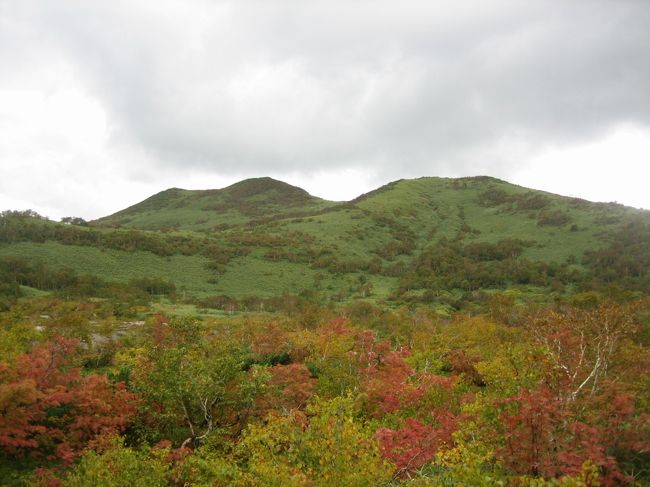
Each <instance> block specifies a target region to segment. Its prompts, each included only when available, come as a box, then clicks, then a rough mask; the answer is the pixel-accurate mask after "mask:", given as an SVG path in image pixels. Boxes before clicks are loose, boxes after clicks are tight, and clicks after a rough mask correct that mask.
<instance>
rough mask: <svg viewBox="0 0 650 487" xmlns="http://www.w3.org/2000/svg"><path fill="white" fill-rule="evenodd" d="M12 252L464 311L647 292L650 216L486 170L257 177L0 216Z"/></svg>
mask: <svg viewBox="0 0 650 487" xmlns="http://www.w3.org/2000/svg"><path fill="white" fill-rule="evenodd" d="M9 257H23V258H26V259H30V260H32V261H37V262H40V263H42V264H43V265H45V266H49V267H52V268H69V269H71V270H72V271H74V272H77V273H80V274H88V275H93V276H99V277H100V278H101V279H105V280H108V281H111V282H128V281H130V280H133V279H139V278H144V277H147V278H149V277H155V278H160V279H165V280H167V281H169V282H173V283H174V284H175V286H176V289H177V291H178V292H179V293H180V292H181V291H182V294H183V295H188V296H195V297H197V299H199V298H200V299H204V298H207V297H210V296H227V297H229V298H237V299H240V300H241V299H250V300H253V301H254V298H256V297H267V298H269V297H273V296H281V295H283V294H287V293H289V294H298V293H303V294H304V295H306V296H315V298H314V299H318V300H320V301H323V302H332V303H337V302H351V301H354V300H358V299H361V300H370V301H385V302H388V303H395V304H396V305H398V304H404V303H425V304H427V303H428V304H431V305H433V306H441V307H443V308H444V307H448V306H453V307H460V306H464V305H465V304H464V303H466V302H467V300H470V301H471V300H472V299H474V300H475V299H482V298H480V296H479V294H480V293H485V292H488V293H491V292H495V291H504V290H511V291H513V290H514V291H516V293H519V294H518V295H525V296H528V297H531V296H532V297H534V296H538V297H539V298H540V299H551V297H552V296H555V297H558V296H567V295H570V294H575V293H577V292H583V291H592V290H597V291H599V292H600V291H603V290H605V289H607V288H608V287H611V286H612V285H615V286H619V287H620V288H622V289H626V290H628V291H630V292H637V293H647V292H648V291H649V290H650V275H649V273H648V269H649V268H650V212H647V211H643V210H637V209H634V208H629V207H625V206H622V205H618V204H614V203H607V204H604V203H592V202H588V201H585V200H581V199H577V198H569V197H564V196H559V195H554V194H550V193H546V192H542V191H536V190H531V189H528V188H524V187H521V186H516V185H513V184H510V183H507V182H505V181H501V180H498V179H495V178H491V177H483V176H481V177H472V178H459V179H452V178H435V177H425V178H419V179H412V180H399V181H395V182H393V183H390V184H387V185H385V186H383V187H381V188H378V189H377V190H374V191H371V192H369V193H367V194H365V195H361V196H359V197H358V198H356V199H354V200H352V201H348V202H333V201H326V200H323V199H320V198H316V197H314V196H311V195H310V194H309V193H307V192H306V191H304V190H302V189H300V188H297V187H295V186H291V185H289V184H286V183H284V182H281V181H277V180H274V179H271V178H257V179H247V180H245V181H241V182H239V183H236V184H233V185H232V186H229V187H227V188H223V189H217V190H204V191H190V190H183V189H178V188H172V189H168V190H166V191H163V192H161V193H158V194H156V195H154V196H152V197H150V198H148V199H146V200H144V201H142V202H141V203H138V204H136V205H134V206H131V207H129V208H126V209H125V210H122V211H120V212H118V213H115V214H113V215H110V216H107V217H104V218H100V219H99V220H96V221H94V222H91V223H90V227H80V226H75V225H63V224H58V223H53V222H45V221H43V220H39V219H37V218H33V217H27V216H23V217H21V218H18V217H15V216H14V217H10V216H7V215H5V216H4V217H3V219H2V221H0V259H1V258H9ZM37 287H38V286H37ZM603 292H604V291H603ZM477 293H479V294H477ZM535 299H537V298H535ZM251 302H252V301H251Z"/></svg>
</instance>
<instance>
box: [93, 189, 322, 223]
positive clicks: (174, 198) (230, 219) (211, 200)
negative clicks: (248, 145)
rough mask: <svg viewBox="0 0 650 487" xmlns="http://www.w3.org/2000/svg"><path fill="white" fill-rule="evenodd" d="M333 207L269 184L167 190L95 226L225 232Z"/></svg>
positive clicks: (298, 190) (297, 190) (313, 198)
mask: <svg viewBox="0 0 650 487" xmlns="http://www.w3.org/2000/svg"><path fill="white" fill-rule="evenodd" d="M333 205H334V203H332V202H329V201H325V200H322V199H320V198H316V197H314V196H311V195H310V194H309V193H307V192H306V191H305V190H304V189H301V188H297V187H295V186H291V185H290V184H287V183H284V182H282V181H277V180H275V179H272V178H255V179H246V180H244V181H240V182H239V183H235V184H233V185H232V186H228V187H227V188H224V189H209V190H204V191H189V190H185V189H179V188H171V189H168V190H165V191H162V192H160V193H158V194H155V195H153V196H151V197H150V198H147V199H146V200H144V201H142V202H140V203H138V204H136V205H133V206H131V207H129V208H126V209H124V210H122V211H119V212H117V213H115V214H113V215H110V216H107V217H105V218H100V219H99V220H97V221H96V224H97V225H101V226H120V227H127V228H140V229H144V230H170V229H175V230H177V229H186V230H223V229H224V228H230V227H234V226H238V225H244V224H250V223H255V222H259V221H268V220H271V219H278V218H286V217H290V216H292V215H294V216H295V215H296V214H303V213H308V214H311V213H316V212H318V211H321V210H323V209H326V208H328V207H331V206H333Z"/></svg>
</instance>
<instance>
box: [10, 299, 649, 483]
mask: <svg viewBox="0 0 650 487" xmlns="http://www.w3.org/2000/svg"><path fill="white" fill-rule="evenodd" d="M649 316H650V305H649V303H648V302H647V301H645V300H627V299H623V300H621V299H620V296H619V298H618V300H616V299H613V297H612V296H610V297H607V296H604V295H600V294H597V293H591V294H590V295H589V296H583V297H582V298H580V299H578V298H577V299H575V300H574V301H573V302H572V303H563V304H557V305H554V306H533V305H517V304H514V303H512V302H502V303H501V305H500V306H496V305H495V304H494V303H493V306H492V307H486V308H485V313H483V314H481V315H475V316H469V315H467V314H463V313H458V314H456V315H454V316H453V317H451V318H440V316H439V315H437V314H435V313H433V312H431V311H430V310H429V311H427V309H426V308H420V309H417V310H413V309H408V308H401V309H398V310H392V311H391V310H387V309H383V308H379V307H375V306H373V305H371V304H368V303H366V305H365V306H359V304H356V305H351V306H349V307H347V308H341V309H338V310H333V309H329V308H323V307H320V306H318V305H317V304H314V303H312V304H311V306H307V304H306V303H305V302H302V303H300V302H294V307H293V309H288V310H287V311H286V312H284V313H257V314H251V313H247V314H235V315H233V316H230V317H227V316H224V317H221V318H206V317H204V318H199V317H173V316H169V317H167V316H164V315H161V314H156V313H154V312H153V310H152V309H151V308H149V307H148V306H143V305H139V306H137V305H133V306H131V307H129V308H128V309H126V310H125V309H117V308H116V307H115V304H114V303H112V302H111V301H110V300H99V301H98V300H92V301H70V300H59V299H55V298H52V297H42V298H31V299H21V300H19V301H18V302H16V303H15V304H14V305H13V306H11V307H10V308H9V309H8V310H7V311H5V312H3V313H2V314H0V326H1V328H0V356H2V361H1V364H0V410H1V411H2V417H1V418H0V451H1V452H2V454H1V457H0V458H1V459H2V460H1V466H0V472H1V473H2V479H3V480H2V483H4V484H7V485H22V484H30V485H107V486H109V485H260V486H261V485H283V486H284V485H305V486H306V485H359V486H362V485H402V484H403V485H450V486H451V485H454V486H455V485H625V484H633V483H634V482H641V483H643V482H647V481H648V480H649V479H650V472H649V471H648V470H647V465H648V462H649V460H650V457H649V455H650V453H649V452H648V448H649V447H650V445H649V444H648V437H649V436H648V435H649V433H650V431H649V430H648V425H649V423H648V417H649V416H648V413H650V376H649V375H648V371H649V370H650V354H649V353H648V345H649V344H650V332H649V328H648V317H649Z"/></svg>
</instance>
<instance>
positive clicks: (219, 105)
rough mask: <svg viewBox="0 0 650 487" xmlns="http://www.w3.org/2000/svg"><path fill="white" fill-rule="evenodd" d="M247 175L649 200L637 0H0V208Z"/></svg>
mask: <svg viewBox="0 0 650 487" xmlns="http://www.w3.org/2000/svg"><path fill="white" fill-rule="evenodd" d="M266 175H269V176H273V177H276V178H278V179H282V180H285V181H287V182H290V183H292V184H296V185H298V186H301V187H303V188H305V189H307V190H308V191H310V192H311V193H312V194H315V195H317V196H321V197H325V198H329V199H337V200H341V199H350V198H353V197H355V196H357V195H359V194H361V193H363V192H366V191H368V190H370V189H373V188H375V187H377V186H379V185H381V184H384V183H386V182H388V181H391V180H395V179H399V178H412V177H420V176H471V175H491V176H495V177H499V178H502V179H505V180H508V181H511V182H514V183H517V184H522V185H525V186H529V187H534V188H539V189H545V190H548V191H552V192H555V193H560V194H567V195H574V196H580V197H584V198H587V199H591V200H596V201H618V202H620V203H624V204H628V205H632V206H637V207H644V208H650V189H648V185H649V184H650V177H649V176H650V1H648V0H638V1H635V0H602V1H601V0H571V1H558V0H555V1H552V0H526V1H521V0H513V1H505V0H477V1H473V2H470V1H463V0H453V1H449V2H447V1H435V2H434V1H424V0H422V1H409V0H402V1H400V2H395V1H383V0H370V1H365V0H346V1H340V2H339V1H333V0H330V1H327V2H316V1H309V0H286V1H274V0H263V1H247V0H236V1H233V2H222V1H216V0H205V1H203V0H178V1H174V0H169V1H168V0H151V1H145V0H137V1H136V0H112V1H110V2H107V1H99V0H97V1H94V0H77V1H72V0H59V1H51V0H41V1H39V0H0V210H1V209H9V208H11V209H27V208H31V209H34V210H36V211H38V212H39V213H42V214H45V215H47V216H50V217H51V218H55V219H58V218H60V217H62V216H68V215H74V216H81V217H84V218H87V219H91V218H96V217H99V216H103V215H106V214H109V213H113V212H115V211H117V210H119V209H122V208H124V207H126V206H129V205H131V204H133V203H136V202H138V201H140V200H142V199H144V198H146V197H148V196H150V195H151V194H153V193H156V192H158V191H161V190H163V189H166V188H168V187H173V186H175V187H183V188H189V189H195V188H196V189H199V188H201V189H205V188H219V187H223V186H226V185H228V184H231V183H233V182H236V181H238V180H240V179H243V178H246V177H255V176H266Z"/></svg>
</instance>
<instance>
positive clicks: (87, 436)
mask: <svg viewBox="0 0 650 487" xmlns="http://www.w3.org/2000/svg"><path fill="white" fill-rule="evenodd" d="M76 347H77V341H76V340H72V339H64V338H58V339H56V340H55V341H52V342H47V343H44V344H42V345H39V346H37V347H35V348H34V349H33V350H32V351H31V352H30V353H28V354H24V355H21V356H19V357H18V358H17V360H16V362H15V363H14V364H11V365H10V364H6V363H2V364H0V381H1V382H0V411H2V415H1V416H0V447H1V448H2V450H3V451H4V453H5V454H7V455H12V456H18V457H20V456H24V455H27V454H29V455H35V456H41V457H45V458H55V457H56V458H58V459H60V460H62V461H64V462H69V461H71V460H73V459H74V458H75V457H76V456H78V455H79V454H80V453H81V452H82V451H83V449H84V448H85V447H87V446H88V445H89V444H91V443H92V442H93V441H94V440H95V439H97V438H98V437H99V436H100V435H105V434H112V433H119V432H122V431H123V430H124V429H125V428H126V426H127V425H128V423H129V421H130V420H131V419H132V418H133V417H134V415H135V413H136V410H137V398H136V396H135V395H134V394H133V393H131V392H129V391H127V390H126V388H125V386H124V384H123V383H117V384H112V383H111V382H109V380H108V379H107V378H106V376H103V375H96V374H90V375H85V376H83V375H82V374H81V371H80V369H79V368H78V367H74V366H73V365H72V364H71V358H73V357H74V355H75V351H76Z"/></svg>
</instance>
